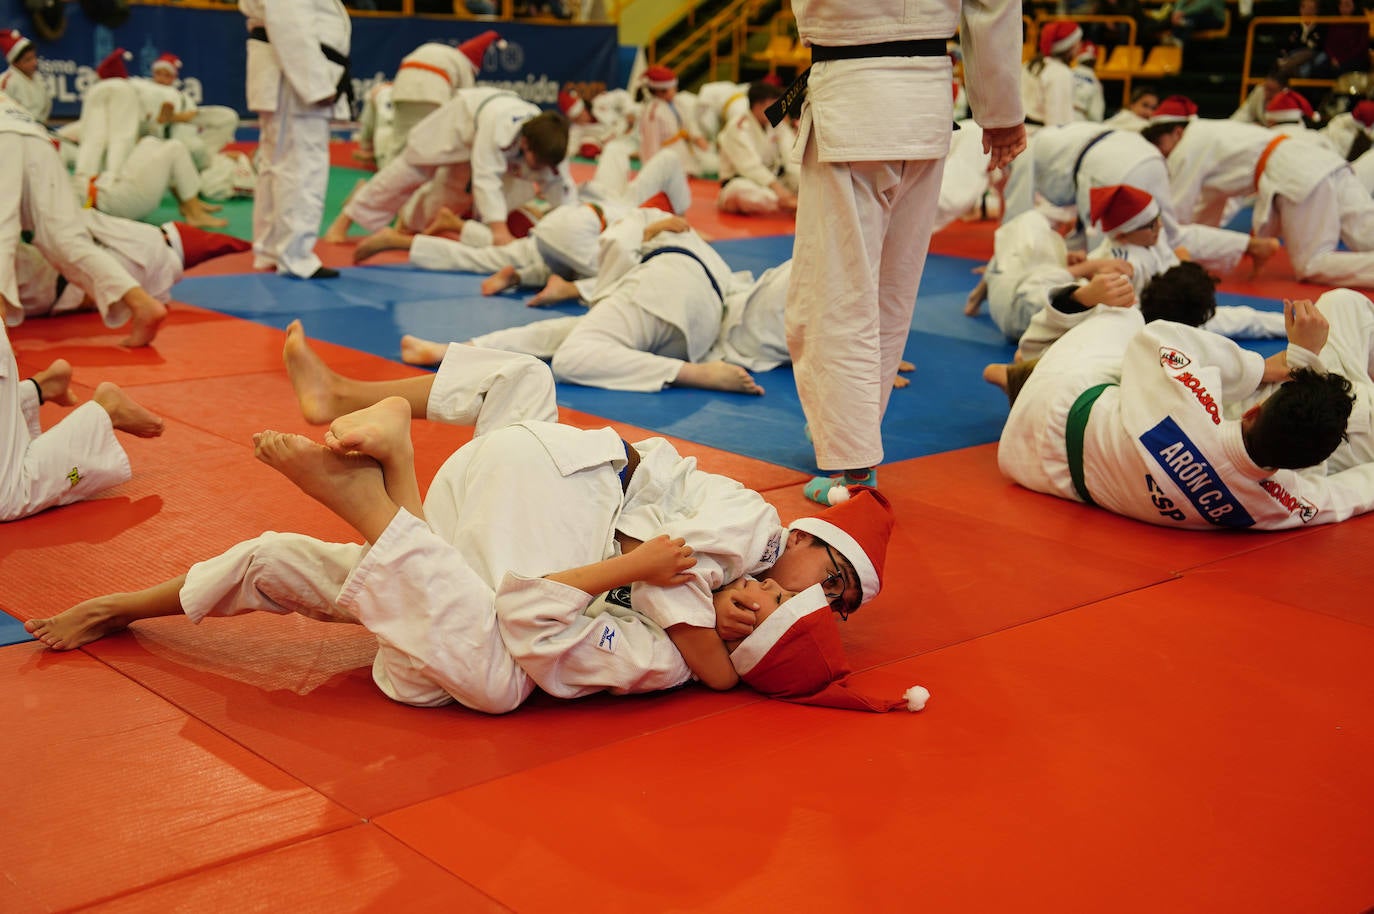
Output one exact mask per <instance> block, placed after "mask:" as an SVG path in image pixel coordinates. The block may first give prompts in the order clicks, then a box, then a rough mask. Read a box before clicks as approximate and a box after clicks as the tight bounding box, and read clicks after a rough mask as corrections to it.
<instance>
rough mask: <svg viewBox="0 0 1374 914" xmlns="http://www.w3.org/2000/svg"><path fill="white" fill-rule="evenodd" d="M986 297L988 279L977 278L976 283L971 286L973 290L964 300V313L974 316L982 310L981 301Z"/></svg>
mask: <svg viewBox="0 0 1374 914" xmlns="http://www.w3.org/2000/svg"><path fill="white" fill-rule="evenodd" d="M987 297H988V281H987V280H986V279H980V280H978V285H976V286H974V287H973V291H972V292H970V293H969V294H968V298H967V299H965V300H964V313H965V314H967V315H968V316H969V317H976V316H977V315H978V312H979V311H981V310H983V302H984V301H985V300H986V299H987Z"/></svg>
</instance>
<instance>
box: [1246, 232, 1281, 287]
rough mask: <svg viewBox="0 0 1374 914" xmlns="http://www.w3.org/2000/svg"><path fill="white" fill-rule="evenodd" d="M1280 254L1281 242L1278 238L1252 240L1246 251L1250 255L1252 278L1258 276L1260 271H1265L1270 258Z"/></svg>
mask: <svg viewBox="0 0 1374 914" xmlns="http://www.w3.org/2000/svg"><path fill="white" fill-rule="evenodd" d="M1278 252H1279V240H1278V239H1277V238H1251V239H1250V243H1249V245H1247V246H1246V249H1245V253H1247V254H1249V255H1250V260H1251V266H1250V276H1251V277H1255V276H1258V275H1259V273H1260V271H1261V270H1263V269H1264V265H1265V264H1266V263H1268V262H1269V258H1270V257H1273V256H1274V255H1275V254H1277V253H1278Z"/></svg>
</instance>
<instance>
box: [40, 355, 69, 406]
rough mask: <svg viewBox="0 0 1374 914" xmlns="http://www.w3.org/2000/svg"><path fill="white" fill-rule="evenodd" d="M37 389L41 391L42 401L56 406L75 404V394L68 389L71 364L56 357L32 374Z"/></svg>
mask: <svg viewBox="0 0 1374 914" xmlns="http://www.w3.org/2000/svg"><path fill="white" fill-rule="evenodd" d="M33 379H34V380H35V381H36V382H38V389H39V390H40V391H42V392H43V402H44V403H56V404H57V405H58V406H75V405H76V394H74V393H72V392H71V390H70V389H69V388H70V386H71V383H72V365H71V363H70V362H68V361H67V360H66V359H56V360H55V361H54V362H53V363H52V364H51V365H49V366H48V367H47V368H44V369H43V370H42V371H40V372H37V373H36V374H34V376H33Z"/></svg>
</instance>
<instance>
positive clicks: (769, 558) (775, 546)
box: [759, 530, 783, 566]
mask: <svg viewBox="0 0 1374 914" xmlns="http://www.w3.org/2000/svg"><path fill="white" fill-rule="evenodd" d="M782 533H783V532H782V531H781V530H779V531H778V532H777V533H774V534H773V535H772V536H770V537H769V538H768V545H767V546H764V547H763V555H762V556H760V557H759V564H761V565H769V566H771V565H773V563H775V562H776V561H777V560H778V556H779V555H781V554H782Z"/></svg>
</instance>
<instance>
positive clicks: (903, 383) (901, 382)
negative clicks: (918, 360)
mask: <svg viewBox="0 0 1374 914" xmlns="http://www.w3.org/2000/svg"><path fill="white" fill-rule="evenodd" d="M915 370H916V366H915V365H913V364H911V363H910V362H908V361H907V360H906V359H902V360H901V361H900V362H898V363H897V371H898V372H911V371H915ZM910 384H911V381H910V380H909V379H907V378H904V377H902V376H901V374H898V375H897V377H895V378H893V379H892V389H893V390H901V389H902V388H903V387H907V386H909V385H910Z"/></svg>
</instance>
